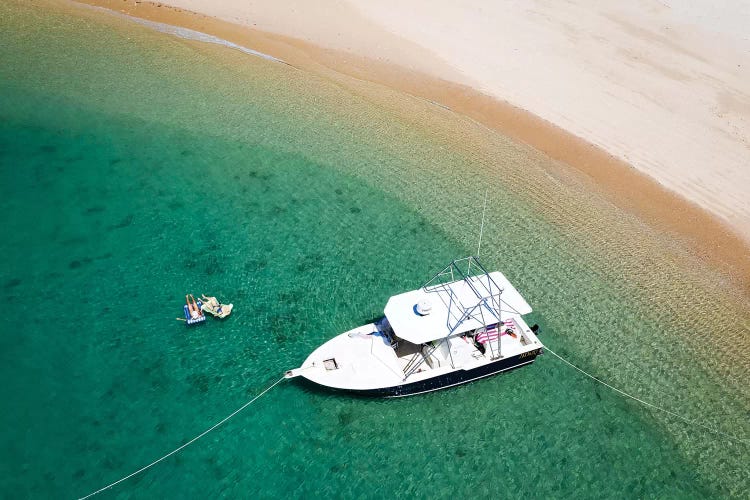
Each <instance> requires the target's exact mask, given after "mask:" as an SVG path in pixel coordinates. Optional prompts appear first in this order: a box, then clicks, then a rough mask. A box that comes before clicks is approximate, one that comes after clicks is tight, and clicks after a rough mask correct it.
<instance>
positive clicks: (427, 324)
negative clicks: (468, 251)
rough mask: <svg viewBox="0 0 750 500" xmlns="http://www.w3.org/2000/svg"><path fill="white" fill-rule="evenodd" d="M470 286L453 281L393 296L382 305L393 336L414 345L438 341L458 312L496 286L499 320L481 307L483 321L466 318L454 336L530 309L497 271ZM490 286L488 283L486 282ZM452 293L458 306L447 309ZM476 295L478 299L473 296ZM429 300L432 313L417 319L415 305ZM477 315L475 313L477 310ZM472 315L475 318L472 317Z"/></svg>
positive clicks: (476, 301) (457, 317) (469, 306)
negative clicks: (499, 302) (498, 298)
mask: <svg viewBox="0 0 750 500" xmlns="http://www.w3.org/2000/svg"><path fill="white" fill-rule="evenodd" d="M469 279H470V280H472V283H471V285H473V287H472V286H471V285H470V284H469V283H467V282H466V281H465V280H459V281H454V282H452V283H448V284H446V285H445V287H446V288H442V289H441V288H439V287H438V288H432V287H431V288H430V290H434V291H427V290H425V289H424V288H420V289H419V290H412V291H411V292H406V293H402V294H400V295H394V296H393V297H391V298H390V299H389V300H388V303H387V304H386V306H385V316H386V317H387V318H388V322H389V323H390V324H391V327H392V328H393V331H394V332H395V333H396V335H397V336H398V337H400V338H402V339H404V340H406V341H409V342H412V343H414V344H424V343H426V342H430V341H432V340H435V339H442V338H444V337H446V336H447V335H448V334H449V333H450V328H451V326H450V325H455V324H456V322H457V321H458V320H459V319H460V316H461V315H462V312H463V311H465V310H469V309H471V308H472V307H474V306H476V305H477V304H479V303H480V302H481V301H482V299H483V298H487V297H489V295H490V294H489V293H486V294H485V293H483V291H484V290H487V289H490V290H492V289H495V292H496V287H494V286H491V285H495V284H496V285H497V286H499V287H500V288H501V289H502V290H503V292H502V294H501V296H500V297H501V307H500V311H499V313H500V314H499V315H500V318H498V317H496V316H497V314H495V313H493V312H492V311H491V310H490V309H488V308H484V307H483V308H482V313H483V314H484V318H483V319H484V322H482V321H481V320H480V319H479V318H478V317H471V318H468V319H466V320H465V321H464V322H463V323H462V324H461V325H460V326H459V327H458V328H457V329H456V330H455V331H454V333H461V332H466V331H469V330H474V329H476V328H479V327H482V326H484V325H485V324H487V325H489V324H493V323H497V322H499V321H502V320H504V319H506V317H507V316H506V315H508V316H510V315H524V314H528V313H530V312H531V306H529V304H528V303H527V302H526V300H525V299H524V298H523V297H522V296H521V294H520V293H518V290H516V289H515V288H514V287H513V285H511V284H510V281H508V279H507V278H506V277H505V276H504V275H503V274H502V273H501V272H499V271H494V272H492V273H489V278H488V276H487V275H480V276H473V277H471V278H469ZM490 279H491V280H492V281H493V282H494V283H490V282H489V280H490ZM447 288H449V289H450V291H452V295H453V299H454V301H455V300H457V301H458V302H459V303H460V306H459V307H457V306H456V305H455V302H454V305H453V306H452V307H450V315H451V316H452V317H451V318H450V321H449V317H448V316H449V306H450V303H451V293H450V292H449V291H448V290H447ZM475 291H479V292H480V296H478V295H477V293H475ZM425 300H426V301H429V302H430V304H431V305H432V311H431V312H430V314H428V315H426V316H420V315H419V314H417V313H416V311H415V306H416V304H418V303H419V302H421V301H425ZM477 315H478V310H477ZM475 316H476V315H475Z"/></svg>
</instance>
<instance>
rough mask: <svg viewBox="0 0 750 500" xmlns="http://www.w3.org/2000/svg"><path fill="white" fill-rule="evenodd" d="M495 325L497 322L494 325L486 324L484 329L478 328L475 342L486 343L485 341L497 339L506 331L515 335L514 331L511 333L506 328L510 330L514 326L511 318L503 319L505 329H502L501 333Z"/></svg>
mask: <svg viewBox="0 0 750 500" xmlns="http://www.w3.org/2000/svg"><path fill="white" fill-rule="evenodd" d="M497 325H498V324H497V323H495V324H494V325H489V326H487V328H486V329H484V328H480V329H479V330H478V333H477V336H476V340H477V342H479V343H480V344H486V343H487V342H491V341H493V340H497V339H498V337H499V336H500V335H504V334H506V333H508V334H509V335H512V336H513V337H515V336H516V335H515V334H514V333H512V331H511V332H510V333H509V332H508V330H512V329H513V327H514V326H515V325H514V324H513V320H512V319H506V320H505V321H503V328H504V329H506V331H504V332H503V333H502V334H501V333H500V330H499V329H498V327H497Z"/></svg>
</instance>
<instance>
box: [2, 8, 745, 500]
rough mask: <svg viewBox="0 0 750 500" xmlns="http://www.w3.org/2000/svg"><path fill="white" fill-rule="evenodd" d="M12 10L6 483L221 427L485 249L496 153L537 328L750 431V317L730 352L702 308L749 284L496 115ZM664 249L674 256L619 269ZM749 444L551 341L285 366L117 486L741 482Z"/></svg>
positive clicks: (121, 493) (551, 488) (495, 221)
mask: <svg viewBox="0 0 750 500" xmlns="http://www.w3.org/2000/svg"><path fill="white" fill-rule="evenodd" d="M0 12H2V16H1V17H0V19H2V21H1V22H2V27H3V30H2V31H1V32H0V42H2V45H3V47H5V50H4V54H3V55H2V58H3V59H2V64H0V73H1V74H2V79H1V80H0V116H1V117H2V120H1V121H0V179H1V180H2V182H0V212H1V213H2V214H3V223H4V224H3V225H4V234H3V238H2V239H1V240H0V251H1V252H2V255H3V257H4V259H3V264H2V267H0V283H2V284H3V288H2V293H3V298H4V301H5V303H6V304H7V305H8V306H7V307H6V311H5V317H4V321H3V335H2V336H1V337H0V338H1V339H2V340H1V341H2V348H1V349H0V353H2V356H3V359H2V361H3V362H2V364H1V365H0V367H1V368H0V375H1V376H2V378H3V380H4V384H3V389H2V393H1V394H2V399H3V401H4V402H5V405H4V408H3V412H2V413H0V415H1V416H0V428H2V429H3V430H2V432H0V440H1V441H0V443H1V444H2V450H3V451H2V452H0V453H2V455H1V456H2V458H1V459H0V467H1V468H0V493H1V494H2V495H3V496H6V497H12V498H38V497H75V496H80V495H84V494H87V493H89V492H91V491H93V490H95V489H98V488H100V487H102V486H104V485H106V484H108V483H110V482H112V481H115V480H116V479H119V478H120V477H122V476H123V475H126V474H128V473H130V472H132V471H133V470H135V469H137V468H139V467H141V466H142V465H144V464H146V463H148V462H150V461H151V460H153V459H155V458H157V457H158V456H161V455H162V454H164V453H166V452H167V451H169V450H171V449H173V448H174V447H176V446H178V445H179V444H181V443H183V442H185V441H187V440H188V439H190V438H192V437H193V436H195V435H196V434H198V433H200V432H202V431H203V430H204V429H206V428H207V427H208V426H210V425H211V424H213V423H214V422H216V421H218V420H220V419H221V418H223V417H224V416H226V415H227V414H229V413H230V412H231V411H233V410H234V409H235V408H237V407H238V406H240V405H241V404H243V403H244V402H245V401H247V400H248V399H250V398H251V397H253V396H254V395H255V394H257V393H258V392H260V391H261V390H262V389H263V388H264V387H266V386H267V385H268V384H270V383H271V382H273V381H274V380H276V379H277V378H278V377H279V376H280V374H281V372H282V371H283V370H285V369H288V368H291V367H295V366H297V365H298V364H299V363H301V362H302V360H304V358H305V357H306V355H307V354H308V353H309V352H310V351H311V350H312V349H313V348H314V347H316V346H317V345H319V344H320V343H322V342H323V341H325V340H326V339H328V338H330V337H331V336H333V335H335V334H336V333H338V332H340V331H343V330H345V329H348V328H351V327H353V326H356V325H358V324H361V323H363V322H364V321H367V320H369V319H371V318H373V317H375V316H377V315H378V314H379V313H380V312H381V311H382V307H383V305H384V304H385V302H386V300H387V298H388V297H389V296H390V295H392V294H394V293H397V292H401V291H404V290H408V289H411V288H414V287H415V286H417V285H419V284H421V283H422V281H424V279H426V278H428V277H429V276H430V275H431V273H432V272H434V271H435V270H437V269H438V268H440V267H441V266H443V265H445V264H446V263H447V262H448V261H449V260H450V259H451V258H454V257H459V256H464V255H466V254H468V253H470V252H472V251H474V245H475V244H476V236H477V232H478V231H477V229H478V222H479V221H478V218H477V217H474V216H475V215H476V211H477V207H478V206H481V198H482V197H483V192H481V194H479V195H477V194H476V191H474V192H472V190H475V189H476V188H477V187H478V186H482V185H484V182H486V181H488V175H489V176H490V177H489V179H490V182H495V183H497V182H498V181H497V180H494V181H493V180H492V179H497V178H499V179H501V180H502V181H503V182H505V183H506V184H507V185H509V186H510V187H511V190H510V191H509V192H510V193H511V194H512V203H497V202H494V203H492V204H491V207H490V209H489V214H490V218H489V221H488V225H487V228H486V230H487V233H485V238H486V239H485V243H484V244H483V245H486V247H485V248H486V250H484V251H483V256H486V258H485V261H486V262H487V263H488V264H489V265H490V267H493V268H500V269H502V270H504V271H506V272H507V274H508V275H509V276H510V277H511V278H512V279H513V281H514V282H516V284H517V285H518V287H519V288H520V289H521V290H522V292H523V293H525V294H526V295H527V296H528V298H529V301H530V302H531V304H532V306H533V307H534V308H535V309H536V312H535V314H534V318H533V319H534V321H537V322H539V323H540V324H541V325H542V326H543V328H544V331H545V332H544V334H543V335H544V337H543V340H544V341H545V342H547V343H549V345H550V347H552V348H554V349H555V350H556V351H558V352H560V353H561V354H564V355H567V356H569V357H571V359H572V360H573V361H575V362H577V363H580V364H581V365H583V366H584V367H586V368H587V369H589V370H591V371H593V372H594V373H596V374H597V375H601V376H603V377H605V378H607V379H608V380H612V381H614V382H617V383H618V384H620V385H623V386H624V387H625V388H626V389H627V390H631V391H634V392H636V391H638V393H639V394H643V395H644V397H645V396H648V397H649V398H650V399H651V400H654V401H658V402H660V403H662V404H664V405H668V406H669V408H670V409H677V410H679V411H684V412H686V413H688V414H689V415H690V416H691V417H692V418H697V417H698V416H701V415H705V416H706V422H707V423H708V424H710V425H715V426H717V427H719V428H720V429H721V430H723V431H725V432H731V433H733V434H736V435H739V436H747V435H748V431H749V429H748V423H747V415H748V409H749V408H748V398H747V389H746V388H745V389H743V388H742V387H743V386H744V384H743V380H746V379H745V378H744V376H745V374H746V370H747V366H743V365H741V363H737V362H735V361H736V358H735V357H732V356H738V355H739V356H740V359H742V356H744V354H745V353H746V352H747V351H746V350H745V349H746V340H745V343H744V344H743V343H739V344H735V347H734V349H726V351H727V353H726V355H725V356H724V357H722V358H720V359H718V360H717V359H715V358H712V359H707V358H706V357H705V356H706V350H705V348H703V347H701V344H700V343H695V342H693V341H692V340H691V339H690V337H689V336H688V335H686V330H685V329H686V325H689V321H695V319H696V317H698V318H702V317H707V316H708V315H709V314H713V313H714V312H715V311H717V310H718V311H720V313H721V318H719V319H715V321H716V322H717V324H718V325H720V326H722V330H725V331H726V332H728V333H725V334H721V335H733V336H734V337H735V338H737V337H739V338H740V340H742V339H743V337H742V335H743V332H744V335H745V337H746V331H747V330H746V329H747V324H748V323H747V319H748V318H749V317H750V316H748V314H747V309H743V307H745V305H744V304H743V303H741V302H740V304H739V305H738V304H737V303H735V302H732V301H731V300H730V299H727V298H725V297H724V296H722V295H718V294H719V292H715V294H714V295H711V294H706V293H705V292H704V289H703V288H701V287H704V286H705V284H704V283H703V282H701V281H700V280H698V279H697V278H695V277H694V275H692V274H690V273H689V272H688V271H686V270H685V269H684V267H680V266H679V265H677V264H675V263H674V262H675V259H677V258H678V257H679V256H680V255H681V254H680V251H679V248H677V249H675V247H674V246H669V245H667V246H660V245H663V243H662V242H661V240H659V239H658V237H656V236H650V235H647V236H646V237H645V240H644V243H643V244H642V245H640V246H639V248H638V249H632V248H631V249H625V250H623V249H621V248H619V247H617V244H616V243H617V241H616V240H615V239H607V237H606V236H604V235H603V233H606V231H604V230H603V229H602V228H610V229H611V228H613V227H614V228H618V231H619V228H621V232H623V234H627V231H635V230H636V229H633V227H636V228H637V230H638V231H641V232H646V233H648V231H649V230H648V229H647V228H640V226H638V222H637V221H632V220H630V219H629V218H628V217H627V216H623V214H620V213H619V212H617V211H616V209H614V208H613V207H610V206H607V205H602V206H598V205H597V206H593V205H587V203H591V202H589V201H584V200H583V199H579V198H576V196H577V195H575V185H574V184H571V181H569V180H566V179H565V178H562V177H561V178H560V179H557V178H556V179H553V180H552V181H549V180H545V179H546V177H545V176H544V175H542V174H540V173H539V172H541V170H540V169H541V167H540V166H539V165H541V163H543V161H544V160H543V159H539V157H538V156H535V154H534V153H533V152H529V151H527V150H525V149H523V148H519V147H517V146H514V145H512V144H510V143H509V142H508V141H506V140H505V139H504V138H500V137H496V136H493V135H491V134H490V136H489V137H488V136H487V134H489V132H486V131H480V132H477V137H478V139H473V138H470V137H468V136H467V138H461V137H459V139H464V140H462V141H460V142H461V144H457V142H456V141H455V140H454V139H451V134H456V135H459V133H460V130H457V129H455V128H452V123H446V124H441V123H434V127H430V126H428V125H431V124H432V123H433V122H429V121H425V123H427V125H424V126H421V127H420V126H417V123H421V118H422V117H423V116H432V115H430V113H438V115H437V116H438V118H445V119H446V120H448V119H449V118H448V117H445V116H444V115H443V114H442V113H445V111H441V110H438V111H429V110H427V111H425V110H423V109H422V108H423V107H424V106H425V105H424V104H422V103H418V102H412V101H410V100H408V99H406V98H404V102H403V103H402V104H403V106H405V107H407V108H409V109H412V108H413V110H414V113H413V114H412V115H411V116H412V117H411V119H409V118H403V117H402V116H400V115H399V114H398V113H396V112H395V111H393V110H391V109H389V108H388V107H386V106H384V105H383V104H382V103H381V102H380V101H378V100H377V99H376V98H374V97H371V96H369V95H365V94H360V93H357V92H355V91H352V90H350V89H346V88H344V87H341V86H339V85H335V84H331V83H329V82H326V81H323V80H321V79H320V78H318V77H314V76H312V75H308V74H305V73H304V72H301V71H299V70H295V69H293V68H290V67H288V66H283V65H280V64H275V63H272V62H269V61H265V60H261V59H259V58H252V57H250V56H247V55H244V54H239V53H236V52H230V51H227V50H224V49H221V48H218V47H206V46H202V45H200V44H194V43H190V42H185V41H180V40H177V39H173V38H170V37H168V36H166V35H163V34H158V33H153V32H151V31H149V30H148V29H145V28H143V27H139V26H135V25H132V24H129V23H127V22H126V21H122V20H119V19H111V18H108V17H106V16H102V15H100V14H96V13H91V12H88V11H84V10H78V9H74V10H72V11H71V12H67V11H66V10H64V9H62V8H60V9H58V8H55V9H53V10H52V11H50V12H42V11H41V10H38V9H34V8H32V7H29V6H26V5H24V4H22V3H19V4H16V3H9V4H4V5H2V6H0ZM391 97H392V98H393V99H394V100H395V101H396V104H398V103H399V101H398V99H399V98H397V97H393V96H391ZM410 120H411V121H410ZM433 120H434V116H433ZM458 121H459V122H460V119H458ZM466 133H467V134H468V133H469V132H466ZM471 137H474V136H471ZM475 140H479V141H485V142H486V144H485V146H483V147H486V150H479V149H475V148H474V146H476V144H475V143H474V141H475ZM451 141H453V142H451ZM483 151H484V152H483ZM551 171H552V172H555V170H554V169H552V170H551ZM491 185H492V184H491ZM550 186H551V187H550ZM480 189H481V188H480ZM552 189H554V190H555V191H556V192H560V193H561V195H560V199H558V198H555V197H554V196H553V195H548V194H547V192H548V190H552ZM570 193H573V194H570ZM519 194H522V195H524V196H519ZM506 196H507V195H506ZM477 199H479V200H480V202H479V203H477ZM493 199H494V200H497V199H498V198H497V197H493ZM563 199H565V200H568V202H571V203H576V204H577V206H576V209H575V213H576V214H581V213H585V214H586V217H585V220H586V222H581V220H582V219H581V220H579V219H575V217H573V216H571V214H572V213H574V212H573V211H572V209H569V208H567V207H566V205H565V204H564V201H562V200H563ZM571 200H572V201H571ZM588 212H591V213H594V212H595V213H596V214H598V215H597V216H593V215H592V216H590V215H591V214H590V213H588ZM467 220H468V221H469V222H468V223H467V222H466V221H467ZM623 221H624V222H623ZM631 226H632V227H631ZM649 234H650V233H649ZM613 238H614V237H613ZM592 248H598V249H604V251H603V252H601V254H597V253H596V252H594V251H593V250H592ZM626 250H627V251H626ZM674 255H677V257H674ZM650 266H651V267H654V268H659V269H661V270H662V273H663V274H660V275H659V276H658V278H655V279H654V280H652V281H651V282H649V283H647V284H643V283H640V282H639V281H638V278H636V277H633V278H632V279H626V280H623V277H626V278H630V277H631V276H634V275H637V274H639V272H638V271H639V270H642V269H644V268H645V269H648V268H649V267H650ZM675 283H676V284H675ZM696 291H701V292H702V293H703V295H701V296H702V299H701V301H700V302H696V301H694V302H692V303H691V304H690V306H689V307H688V306H686V305H685V304H686V302H687V301H686V297H692V295H689V292H696ZM185 293H193V294H196V295H197V294H200V293H206V294H210V295H217V296H218V297H219V298H221V299H223V300H227V301H231V302H233V303H234V305H235V310H234V313H233V315H232V316H231V317H230V318H228V319H227V320H225V321H209V322H208V324H205V325H202V326H200V327H196V328H193V329H190V330H187V329H186V328H185V326H184V324H183V323H181V322H178V321H175V319H174V318H175V317H178V316H181V304H182V301H183V298H184V295H185ZM722 300H723V302H722ZM743 321H744V323H743ZM582 325H585V330H586V335H584V334H583V333H584V332H583V330H584V327H583V326H582ZM644 325H647V327H644ZM652 325H653V326H652ZM730 325H732V326H730ZM647 328H648V329H654V330H656V331H658V332H660V333H659V336H658V337H656V338H654V337H653V336H648V335H646V334H645V333H643V332H644V330H646V329H647ZM717 335H719V334H718V333H717ZM721 349H722V351H721V352H724V349H725V348H724V347H721ZM733 353H734V354H733ZM727 359H728V360H729V361H731V362H720V361H726V360H727ZM745 359H746V358H745ZM745 364H746V363H745ZM747 459H748V448H747V447H744V445H741V444H739V445H738V444H736V443H731V442H729V443H727V442H726V440H724V439H719V438H717V437H716V436H713V435H711V434H707V433H706V432H704V431H699V430H696V429H695V428H691V427H690V426H688V425H686V424H684V423H682V422H679V421H674V420H673V419H669V418H665V417H664V416H663V415H659V414H657V413H655V412H653V411H650V410H646V409H644V408H643V407H640V406H638V405H635V404H634V403H632V402H631V401H627V400H624V399H622V398H621V397H620V396H618V395H616V394H614V393H612V392H611V391H609V390H608V389H606V388H604V387H602V386H596V385H594V384H592V383H591V382H590V381H588V380H586V379H583V378H581V376H580V375H579V374H577V373H575V372H574V371H572V370H571V369H568V368H565V367H564V366H563V365H561V364H560V363H559V362H556V361H555V360H554V359H553V358H552V357H551V356H544V357H542V358H540V359H539V360H538V362H536V363H535V364H534V365H532V366H529V367H526V368H524V369H521V370H517V371H515V372H512V373H509V374H507V375H503V376H499V377H494V378H491V379H488V380H484V381H481V382H478V383H474V384H470V385H468V386H464V387H460V388H457V389H455V390H449V391H442V392H438V393H434V394H428V395H425V396H421V397H415V398H407V399H404V400H393V401H391V400H363V399H356V398H350V397H346V396H343V395H337V394H330V393H327V392H322V391H318V390H314V389H312V388H310V387H308V386H305V385H302V384H298V383H296V382H285V383H283V384H281V385H280V386H278V387H277V388H276V389H274V390H273V391H272V392H271V393H269V394H268V395H267V396H265V397H264V398H263V399H261V400H260V401H258V402H257V403H256V404H255V405H253V406H252V407H250V408H249V409H248V410H246V411H245V412H244V413H242V414H240V415H238V416H237V417H235V418H234V419H233V420H231V421H230V422H229V423H228V424H227V425H226V426H224V427H222V428H221V429H219V430H217V431H215V432H214V433H212V434H210V435H208V436H207V437H206V438H204V439H203V440H201V441H199V442H198V443H196V444H195V445H193V446H191V447H189V448H188V449H186V450H184V451H183V452H182V453H180V454H179V455H177V456H175V457H172V458H170V459H168V460H166V461H164V462H163V463H160V464H159V465H157V466H156V467H154V468H153V469H151V470H149V471H148V472H146V473H144V474H142V475H140V476H137V477H135V478H133V479H131V480H129V481H127V482H125V483H123V484H121V485H118V486H117V487H116V488H114V489H113V490H111V491H108V492H106V493H104V494H103V496H105V495H106V496H108V497H115V496H116V497H123V498H128V497H137V498H142V497H156V496H162V497H168V498H182V497H191V498H201V497H216V496H225V497H249V496H254V497H256V496H257V497H263V498H278V497H310V496H316V497H318V496H324V495H325V496H332V497H350V496H356V497H362V498H382V497H389V496H394V495H402V496H403V495H411V496H415V497H423V498H427V497H429V498H435V497H437V498H445V497H454V496H461V497H469V496H477V497H480V498H490V497H492V498H494V497H570V498H573V497H574V498H602V497H612V498H615V497H617V498H619V497H623V496H625V497H661V498H701V497H716V496H742V495H743V492H746V491H747V489H748V477H747V469H746V463H747Z"/></svg>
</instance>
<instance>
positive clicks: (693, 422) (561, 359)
mask: <svg viewBox="0 0 750 500" xmlns="http://www.w3.org/2000/svg"><path fill="white" fill-rule="evenodd" d="M544 349H545V350H546V351H547V352H548V353H550V354H552V355H553V356H555V357H556V358H557V359H559V360H560V361H562V362H563V363H565V364H567V365H569V366H572V367H573V368H575V369H576V370H578V371H579V372H581V373H583V374H584V375H586V376H587V377H589V378H590V379H593V380H595V381H597V382H599V383H600V384H602V385H605V386H607V387H609V388H610V389H612V390H613V391H615V392H617V393H620V394H622V395H623V396H625V397H626V398H630V399H632V400H635V401H638V402H639V403H641V404H643V405H645V406H648V407H649V408H653V409H654V410H659V411H661V412H664V413H666V414H668V415H671V416H673V417H676V418H678V419H680V420H682V421H683V422H687V423H688V424H691V425H696V426H698V427H701V428H703V429H705V430H707V431H710V432H713V433H715V434H720V435H722V436H724V437H728V438H729V439H732V440H734V441H737V442H740V443H744V444H750V441H748V440H747V439H742V438H738V437H737V436H733V435H732V434H727V433H726V432H723V431H720V430H719V429H715V428H713V427H710V426H708V425H706V424H703V423H701V422H698V421H697V420H691V419H689V418H687V417H683V416H682V415H680V414H678V413H675V412H673V411H669V410H667V409H664V408H662V407H660V406H656V405H655V404H653V403H649V402H648V401H644V400H642V399H640V398H637V397H635V396H633V395H632V394H628V393H627V392H625V391H622V390H620V389H618V388H617V387H613V386H611V385H609V384H608V383H606V382H605V381H603V380H601V379H598V378H596V377H595V376H593V375H591V374H590V373H588V372H585V371H583V370H582V369H580V368H578V367H577V366H576V365H574V364H573V363H571V362H570V361H568V360H567V359H565V358H563V357H562V356H560V355H559V354H557V353H556V352H555V351H553V350H552V349H550V348H549V347H547V346H544Z"/></svg>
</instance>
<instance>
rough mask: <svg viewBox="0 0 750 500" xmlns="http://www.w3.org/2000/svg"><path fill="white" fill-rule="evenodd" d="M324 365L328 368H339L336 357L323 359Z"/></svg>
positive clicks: (329, 369)
mask: <svg viewBox="0 0 750 500" xmlns="http://www.w3.org/2000/svg"><path fill="white" fill-rule="evenodd" d="M323 366H325V368H326V370H328V371H331V370H338V369H339V364H338V363H336V358H331V359H326V360H324V361H323Z"/></svg>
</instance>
